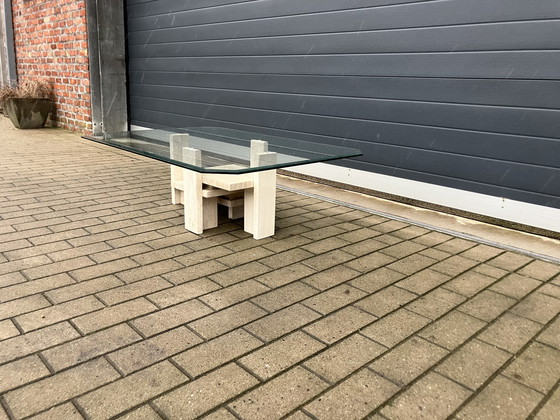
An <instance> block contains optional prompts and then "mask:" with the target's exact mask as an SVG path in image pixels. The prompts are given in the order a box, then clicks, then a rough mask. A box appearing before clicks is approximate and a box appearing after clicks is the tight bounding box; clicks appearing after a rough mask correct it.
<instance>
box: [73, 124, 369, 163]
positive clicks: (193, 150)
mask: <svg viewBox="0 0 560 420" xmlns="http://www.w3.org/2000/svg"><path fill="white" fill-rule="evenodd" d="M84 138H86V139H88V140H93V141H96V142H99V143H102V144H106V145H108V146H112V147H117V148H119V149H122V150H126V151H129V152H132V153H135V154H139V155H142V156H147V157H150V158H153V159H157V160H160V161H163V162H166V163H170V164H172V165H176V166H180V167H183V168H187V169H192V170H194V171H196V172H203V173H222V174H228V173H229V174H242V173H248V172H257V171H262V170H267V169H278V168H285V167H289V166H297V165H304V164H307V163H314V162H325V161H329V160H334V159H342V158H349V157H355V156H361V155H362V152H361V151H360V150H358V149H353V148H349V147H343V146H333V145H328V144H321V143H313V142H308V141H302V140H296V139H290V138H285V137H277V136H271V135H267V134H266V135H265V134H257V133H251V132H246V131H240V130H233V129H228V128H219V127H196V128H185V129H173V130H160V129H158V130H152V129H146V130H136V131H127V132H124V133H114V134H104V135H103V136H84Z"/></svg>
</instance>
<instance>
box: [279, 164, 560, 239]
mask: <svg viewBox="0 0 560 420" xmlns="http://www.w3.org/2000/svg"><path fill="white" fill-rule="evenodd" d="M287 169H288V170H290V171H292V172H295V173H299V174H303V175H308V176H313V177H316V178H322V179H327V180H330V181H334V182H341V183H344V184H350V185H354V186H357V187H362V188H367V189H370V190H375V191H380V192H384V193H387V194H393V195H398V196H401V197H407V198H411V199H414V200H420V201H426V202H428V203H433V204H439V205H442V206H446V207H451V208H454V209H459V210H464V211H468V212H471V213H476V214H481V215H485V216H490V217H495V218H497V219H502V220H509V221H511V222H516V223H521V224H524V225H529V226H534V227H538V228H542V229H548V230H551V231H554V232H560V209H555V208H551V207H544V206H539V205H536V204H530V203H524V202H522V201H515V200H509V199H507V198H502V197H494V196H490V195H485V194H479V193H474V192H470V191H464V190H458V189H455V188H449V187H442V186H439V185H434V184H428V183H424V182H418V181H411V180H408V179H403V178H397V177H392V176H388V175H380V174H376V173H372V172H366V171H361V170H358V169H350V168H343V167H341V166H335V165H330V164H327V163H314V164H311V165H305V166H298V167H297V168H287Z"/></svg>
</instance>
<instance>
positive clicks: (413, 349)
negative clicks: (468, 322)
mask: <svg viewBox="0 0 560 420" xmlns="http://www.w3.org/2000/svg"><path fill="white" fill-rule="evenodd" d="M448 353H449V352H448V351H446V350H444V349H442V348H441V347H438V346H436V345H434V344H432V343H429V342H428V341H426V340H423V339H422V338H419V337H411V338H409V339H408V340H406V341H405V342H404V343H402V344H400V345H399V346H397V347H395V348H393V349H392V350H391V351H389V352H387V353H385V354H384V355H383V356H382V357H380V358H379V359H377V360H376V361H374V362H373V363H372V364H371V365H370V367H371V369H373V370H374V371H375V372H377V373H379V374H381V375H382V376H383V377H384V378H387V379H390V380H391V381H393V382H394V383H397V384H399V385H401V386H404V385H407V384H409V383H410V382H412V381H413V380H414V379H416V378H417V377H418V376H420V375H421V374H422V373H424V372H425V371H427V370H429V369H430V368H431V367H432V366H434V365H435V364H436V363H438V362H439V361H440V360H441V359H442V358H444V357H445V356H447V354H448Z"/></svg>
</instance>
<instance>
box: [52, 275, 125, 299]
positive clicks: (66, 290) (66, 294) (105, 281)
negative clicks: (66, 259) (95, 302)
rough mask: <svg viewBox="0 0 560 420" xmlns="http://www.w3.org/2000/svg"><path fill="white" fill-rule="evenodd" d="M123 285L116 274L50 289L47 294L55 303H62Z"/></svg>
mask: <svg viewBox="0 0 560 420" xmlns="http://www.w3.org/2000/svg"><path fill="white" fill-rule="evenodd" d="M122 285H123V282H121V281H120V280H119V279H117V278H116V277H115V276H112V275H109V276H105V277H99V278H97V279H93V280H86V281H83V282H80V283H77V284H71V285H70V286H65V287H60V288H58V289H55V290H50V291H48V292H46V293H45V295H46V296H47V297H48V298H49V299H50V300H51V301H53V302H54V303H62V302H67V301H69V300H72V299H77V298H80V297H83V296H87V295H93V294H94V293H97V292H102V291H103V290H107V289H112V288H114V287H119V286H122Z"/></svg>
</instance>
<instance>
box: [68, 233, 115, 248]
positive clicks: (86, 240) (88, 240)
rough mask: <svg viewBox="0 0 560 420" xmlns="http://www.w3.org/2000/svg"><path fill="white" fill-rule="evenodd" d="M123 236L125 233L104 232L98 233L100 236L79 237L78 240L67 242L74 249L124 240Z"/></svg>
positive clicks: (73, 239)
mask: <svg viewBox="0 0 560 420" xmlns="http://www.w3.org/2000/svg"><path fill="white" fill-rule="evenodd" d="M86 233H87V232H86ZM123 236H124V233H122V232H119V231H116V230H113V231H111V232H103V233H98V234H95V235H85V236H80V237H77V238H72V239H68V240H67V242H68V243H69V244H71V245H72V246H74V247H80V246H84V245H89V244H94V243H99V242H104V241H110V240H113V239H117V238H122V237H123Z"/></svg>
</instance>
